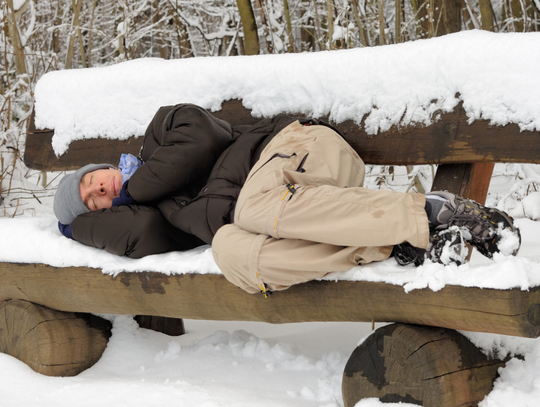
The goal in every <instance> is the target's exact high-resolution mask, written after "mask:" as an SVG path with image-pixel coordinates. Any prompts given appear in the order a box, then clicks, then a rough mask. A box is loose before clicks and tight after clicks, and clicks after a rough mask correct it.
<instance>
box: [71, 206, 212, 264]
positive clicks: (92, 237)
mask: <svg viewBox="0 0 540 407" xmlns="http://www.w3.org/2000/svg"><path fill="white" fill-rule="evenodd" d="M71 231H72V234H73V238H74V239H75V240H77V241H78V242H80V243H82V244H85V245H87V246H93V247H97V248H99V249H104V250H106V251H107V252H109V253H113V254H117V255H119V256H124V255H125V256H128V257H131V258H141V257H144V256H148V255H150V254H159V253H165V252H171V251H184V250H189V249H193V248H194V247H197V246H201V245H203V244H204V242H202V241H201V240H200V239H198V238H197V237H195V236H193V235H190V234H187V233H185V232H182V231H181V230H179V229H177V228H175V227H174V226H172V225H171V224H170V223H168V222H167V221H166V220H165V218H164V217H163V216H162V215H161V212H160V211H159V210H158V209H156V208H153V207H149V206H136V205H133V206H118V207H112V208H109V209H101V210H99V211H93V212H89V213H86V214H84V215H80V216H78V217H77V218H75V220H74V221H73V223H72V224H71Z"/></svg>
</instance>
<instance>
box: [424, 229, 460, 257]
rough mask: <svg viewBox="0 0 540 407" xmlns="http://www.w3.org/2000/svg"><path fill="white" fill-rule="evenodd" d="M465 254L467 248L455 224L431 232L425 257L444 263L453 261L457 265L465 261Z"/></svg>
mask: <svg viewBox="0 0 540 407" xmlns="http://www.w3.org/2000/svg"><path fill="white" fill-rule="evenodd" d="M467 254H469V249H467V246H465V241H464V240H463V236H462V234H461V230H459V228H458V227H457V226H451V227H450V228H448V229H444V230H440V231H437V232H432V233H431V236H430V238H429V247H428V250H427V257H428V258H429V259H430V260H431V261H432V262H434V263H441V264H444V265H448V264H450V263H455V264H457V265H458V266H459V265H461V264H463V263H465V261H466V260H467Z"/></svg>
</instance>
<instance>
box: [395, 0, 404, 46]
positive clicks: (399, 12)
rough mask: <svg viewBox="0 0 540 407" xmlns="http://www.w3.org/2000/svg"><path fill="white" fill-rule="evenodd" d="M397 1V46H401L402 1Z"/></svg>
mask: <svg viewBox="0 0 540 407" xmlns="http://www.w3.org/2000/svg"><path fill="white" fill-rule="evenodd" d="M395 1H396V28H395V31H396V40H395V42H396V44H399V43H400V42H401V13H402V9H401V0H395Z"/></svg>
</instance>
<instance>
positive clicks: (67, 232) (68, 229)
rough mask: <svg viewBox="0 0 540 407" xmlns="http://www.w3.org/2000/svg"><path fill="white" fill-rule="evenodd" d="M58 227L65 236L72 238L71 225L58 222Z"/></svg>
mask: <svg viewBox="0 0 540 407" xmlns="http://www.w3.org/2000/svg"><path fill="white" fill-rule="evenodd" d="M58 229H59V230H60V233H62V234H63V235H64V236H65V237H67V238H69V239H73V235H72V234H71V225H64V224H63V223H60V222H58Z"/></svg>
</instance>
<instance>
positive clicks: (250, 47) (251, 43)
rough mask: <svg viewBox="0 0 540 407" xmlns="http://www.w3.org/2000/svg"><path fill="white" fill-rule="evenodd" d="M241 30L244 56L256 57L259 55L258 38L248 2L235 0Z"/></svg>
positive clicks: (249, 2) (248, 0)
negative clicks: (242, 32)
mask: <svg viewBox="0 0 540 407" xmlns="http://www.w3.org/2000/svg"><path fill="white" fill-rule="evenodd" d="M236 4H237V5H238V11H239V12H240V19H241V21H242V29H243V31H244V48H245V53H246V55H257V54H258V53H259V36H258V35H257V23H256V22H255V15H254V14H253V8H252V7H251V1H250V0H236Z"/></svg>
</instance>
